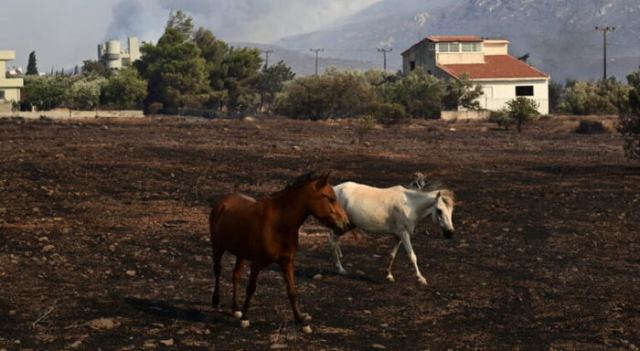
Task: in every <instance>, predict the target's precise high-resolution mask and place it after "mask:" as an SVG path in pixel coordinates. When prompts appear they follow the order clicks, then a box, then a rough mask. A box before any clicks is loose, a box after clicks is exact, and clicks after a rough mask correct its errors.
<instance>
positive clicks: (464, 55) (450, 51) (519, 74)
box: [402, 35, 550, 114]
mask: <svg viewBox="0 0 640 351" xmlns="http://www.w3.org/2000/svg"><path fill="white" fill-rule="evenodd" d="M402 61H403V71H404V72H405V73H409V72H411V71H413V70H416V69H422V70H424V71H425V72H427V73H429V74H433V75H435V76H436V77H438V78H445V79H446V78H454V79H459V78H461V77H462V76H463V75H467V76H468V77H469V78H470V79H471V80H472V81H473V82H474V83H476V84H478V85H480V86H482V91H483V95H482V96H481V97H480V98H479V102H480V106H481V107H482V108H483V109H487V110H492V111H495V110H499V109H501V108H503V107H505V105H506V103H507V102H508V101H510V100H512V99H515V98H516V97H519V96H524V97H527V98H530V99H532V100H535V101H536V102H537V103H538V104H539V108H538V112H540V113H541V114H548V113H549V79H550V77H549V75H548V74H546V73H544V72H542V71H539V70H537V69H536V68H534V67H532V66H530V65H528V64H527V63H525V62H523V61H520V60H518V59H516V58H515V57H513V56H511V55H509V41H508V40H497V39H483V38H481V37H479V36H471V35H469V36H429V37H427V38H425V39H424V40H422V41H420V42H419V43H417V44H415V45H413V46H412V47H411V48H409V49H408V50H406V51H405V52H403V53H402Z"/></svg>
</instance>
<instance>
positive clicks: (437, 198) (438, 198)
mask: <svg viewBox="0 0 640 351" xmlns="http://www.w3.org/2000/svg"><path fill="white" fill-rule="evenodd" d="M441 197H442V194H440V192H439V191H438V195H436V200H440V198H441Z"/></svg>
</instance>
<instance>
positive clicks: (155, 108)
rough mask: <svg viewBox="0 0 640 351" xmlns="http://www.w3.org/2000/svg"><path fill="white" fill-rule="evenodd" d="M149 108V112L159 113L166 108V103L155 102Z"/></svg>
mask: <svg viewBox="0 0 640 351" xmlns="http://www.w3.org/2000/svg"><path fill="white" fill-rule="evenodd" d="M148 110H149V114H152V115H157V114H158V113H160V112H161V111H162V110H164V105H163V104H162V103H161V102H153V103H151V104H149V107H148Z"/></svg>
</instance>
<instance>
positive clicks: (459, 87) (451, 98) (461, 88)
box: [442, 74, 482, 111]
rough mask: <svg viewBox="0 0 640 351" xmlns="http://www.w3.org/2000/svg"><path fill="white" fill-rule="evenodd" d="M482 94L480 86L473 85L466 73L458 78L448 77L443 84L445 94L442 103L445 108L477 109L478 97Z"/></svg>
mask: <svg viewBox="0 0 640 351" xmlns="http://www.w3.org/2000/svg"><path fill="white" fill-rule="evenodd" d="M480 96H482V87H481V86H480V85H474V84H473V82H472V81H471V80H470V79H469V76H468V75H466V74H465V75H463V76H462V77H461V78H460V79H449V80H447V82H446V84H445V95H444V96H443V98H442V105H443V107H444V108H445V109H447V110H452V111H455V110H458V108H459V107H462V108H465V109H467V110H479V109H480V102H479V101H478V98H479V97H480Z"/></svg>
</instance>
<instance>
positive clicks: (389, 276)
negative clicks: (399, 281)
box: [387, 274, 396, 283]
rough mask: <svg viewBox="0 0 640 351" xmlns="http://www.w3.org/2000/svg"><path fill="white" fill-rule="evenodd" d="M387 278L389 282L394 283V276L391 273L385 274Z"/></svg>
mask: <svg viewBox="0 0 640 351" xmlns="http://www.w3.org/2000/svg"><path fill="white" fill-rule="evenodd" d="M387 280H388V281H390V282H391V283H395V281H396V278H394V277H393V276H392V275H391V274H389V275H387Z"/></svg>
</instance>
